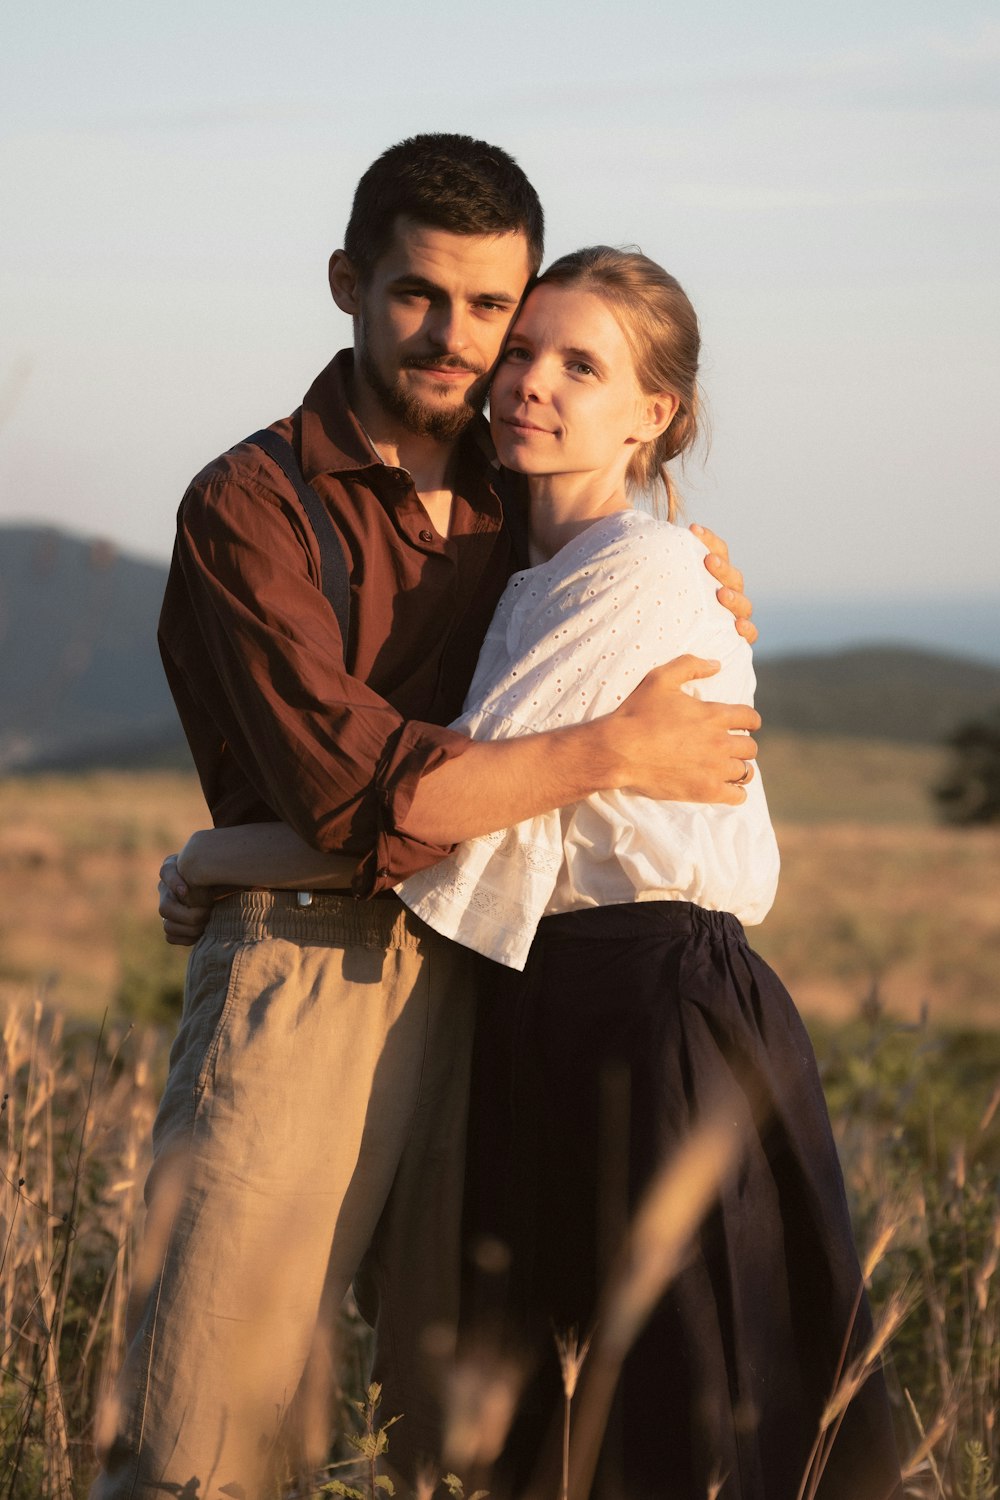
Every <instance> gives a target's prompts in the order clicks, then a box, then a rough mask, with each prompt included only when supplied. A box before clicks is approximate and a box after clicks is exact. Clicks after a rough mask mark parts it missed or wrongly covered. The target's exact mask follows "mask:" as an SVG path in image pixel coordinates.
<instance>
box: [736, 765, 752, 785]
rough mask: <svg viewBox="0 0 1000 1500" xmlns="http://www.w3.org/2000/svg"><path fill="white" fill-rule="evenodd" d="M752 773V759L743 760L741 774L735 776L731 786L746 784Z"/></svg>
mask: <svg viewBox="0 0 1000 1500" xmlns="http://www.w3.org/2000/svg"><path fill="white" fill-rule="evenodd" d="M752 775H753V761H752V760H745V761H744V762H743V775H742V776H739V777H737V779H736V780H735V781H734V782H733V786H746V784H747V782H748V781H749V780H750V777H751V776H752Z"/></svg>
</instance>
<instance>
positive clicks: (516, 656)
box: [397, 510, 778, 969]
mask: <svg viewBox="0 0 1000 1500" xmlns="http://www.w3.org/2000/svg"><path fill="white" fill-rule="evenodd" d="M704 556H705V548H704V547H703V546H702V544H701V543H700V542H699V541H698V540H697V539H696V538H695V537H694V536H693V535H692V534H691V532H689V531H685V530H682V529H680V528H679V527H676V526H672V525H668V524H667V523H665V522H662V521H657V520H655V519H654V518H653V517H652V516H650V515H647V514H646V513H644V512H642V511H635V510H628V511H621V512H617V513H616V514H614V515H610V516H605V517H603V518H602V519H601V520H599V521H595V522H594V524H593V525H592V526H590V527H588V528H587V530H585V531H583V532H581V533H580V534H579V535H578V536H576V537H575V538H574V539H573V540H572V541H571V542H569V543H568V544H567V545H566V546H565V547H563V548H562V549H561V550H560V551H559V552H558V553H557V554H556V555H555V556H554V557H553V558H551V559H550V560H549V561H548V562H545V563H541V564H540V565H539V566H538V567H534V568H527V569H525V570H524V571H523V572H521V573H515V575H514V576H513V578H512V579H511V580H510V583H509V584H508V585H507V589H506V591H505V593H504V595H503V597H502V599H501V600H500V603H499V604H498V606H497V610H496V614H495V615H494V617H493V621H492V623H491V625H490V628H489V631H488V632H487V636H486V640H485V642H484V643H483V649H482V652H481V654H480V657H479V663H478V666H477V668H476V673H475V677H474V678H473V682H472V686H471V687H470V689H469V693H468V696H467V698H466V701H465V708H464V711H463V713H462V716H461V718H459V719H458V720H457V721H456V723H455V726H454V727H455V728H456V729H459V730H461V731H463V732H464V733H466V734H468V735H470V736H471V737H472V738H473V739H477V740H480V739H507V738H510V737H511V736H514V735H519V734H531V733H536V732H539V731H542V730H547V729H555V728H558V727H560V726H563V725H567V724H576V723H580V722H581V721H583V720H586V719H592V718H596V717H597V716H598V715H600V714H605V713H610V712H611V711H612V710H613V709H615V708H616V707H617V706H618V704H619V703H621V701H622V700H623V699H624V698H626V697H627V696H628V694H629V693H630V692H631V691H632V689H633V688H634V687H636V686H637V684H638V683H639V682H640V681H641V680H642V678H643V677H644V676H645V675H646V673H647V672H648V671H649V670H650V669H651V668H652V667H656V666H660V665H661V664H662V663H664V662H667V661H670V660H671V659H672V658H673V657H675V656H680V655H682V654H683V653H685V652H691V653H693V654H694V655H696V656H705V657H711V658H714V659H717V660H719V661H720V662H721V663H722V666H721V670H720V671H719V672H718V673H716V674H715V675H714V676H712V677H707V678H702V679H699V680H698V681H695V682H691V683H689V684H688V685H687V687H686V689H685V690H686V691H689V692H691V693H692V694H693V695H694V696H695V697H698V698H706V699H711V700H714V701H716V702H726V703H751V702H752V701H753V691H754V687H755V685H756V683H755V679H754V674H753V666H752V663H751V655H750V648H749V646H748V645H747V643H746V642H745V641H744V640H743V639H742V638H741V637H740V636H739V635H738V634H737V632H736V630H735V629H734V628H733V620H732V616H731V615H730V614H729V613H728V612H727V611H726V610H724V609H723V608H722V606H721V605H720V604H719V602H718V600H717V599H716V598H715V587H716V585H715V583H714V582H713V580H712V578H711V576H710V574H709V573H708V571H707V569H706V568H705V566H704V562H703V559H704ZM734 754H735V755H738V754H739V749H738V742H737V747H734ZM777 881H778V849H777V844H776V842H775V838H774V832H773V829H772V827H771V822H770V818H769V816H768V811H767V803H766V801H765V799H764V789H763V786H762V784H761V779H760V774H759V771H758V772H757V773H756V774H755V775H754V778H753V780H752V781H751V782H750V783H749V785H748V787H747V799H746V801H745V802H744V803H742V804H741V805H739V806H736V807H729V806H714V805H707V804H701V803H694V802H657V801H653V800H652V799H651V798H648V797H640V796H637V795H635V794H633V793H631V792H622V791H611V792H596V793H594V794H593V795H592V796H590V797H587V798H586V799H585V800H584V801H582V802H578V803H575V804H573V805H572V806H569V807H564V808H562V809H560V810H558V811H554V812H548V813H543V814H542V815H541V816H539V817H536V818H528V819H526V820H525V821H524V822H523V823H518V824H517V825H516V826H515V827H513V828H507V829H503V830H502V831H500V832H499V833H493V834H489V835H487V836H485V837H483V838H476V839H469V840H467V841H466V842H465V843H463V844H459V845H458V846H457V847H456V849H455V850H454V852H453V853H452V854H451V855H449V856H448V857H447V858H445V859H443V860H442V861H441V862H440V863H439V864H436V865H434V866H432V867H431V868H430V869H427V870H422V871H420V872H419V873H417V874H416V875H412V876H410V878H409V879H408V880H405V881H404V882H403V883H402V884H401V885H400V886H398V887H397V891H398V894H399V895H400V897H401V898H402V900H403V901H404V902H405V903H406V905H407V906H409V907H410V908H411V909H412V910H413V911H415V912H416V913H417V915H418V916H420V917H422V918H423V920H424V921H425V922H427V923H428V924H429V925H430V926H431V927H433V928H435V929H436V930H437V931H438V932H441V933H443V934H444V935H445V936H446V937H451V938H454V939H456V941H458V942H460V943H463V944H465V945H466V946H467V947H470V948H474V949H476V950H477V951H478V952H480V953H483V954H485V955H486V956H487V957H488V958H492V959H495V960H497V962H499V963H502V964H507V965H509V966H511V967H512V968H515V969H522V968H523V967H524V964H525V960H526V958H527V955H528V949H529V947H530V946H531V940H532V938H533V936H534V934H535V929H536V928H537V926H538V923H539V920H540V919H541V918H542V917H543V916H544V915H547V914H549V913H552V912H562V911H573V910H576V909H578V908H581V907H587V906H612V905H617V904H619V903H621V902H630V901H662V900H680V901H692V902H694V903H695V904H697V905H699V906H704V907H708V908H709V909H711V910H716V911H730V912H733V913H734V914H735V915H736V916H737V917H739V918H740V920H741V921H743V922H746V923H754V922H760V921H761V920H762V919H763V918H764V916H765V915H766V913H767V912H768V910H769V909H770V906H771V903H772V901H773V900H774V892H775V889H776V886H777Z"/></svg>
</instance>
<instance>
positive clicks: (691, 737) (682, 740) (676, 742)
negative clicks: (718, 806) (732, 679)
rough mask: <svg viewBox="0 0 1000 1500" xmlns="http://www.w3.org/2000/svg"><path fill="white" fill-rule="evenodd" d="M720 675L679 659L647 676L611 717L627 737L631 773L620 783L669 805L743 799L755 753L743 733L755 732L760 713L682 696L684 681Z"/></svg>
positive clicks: (714, 667) (701, 663)
mask: <svg viewBox="0 0 1000 1500" xmlns="http://www.w3.org/2000/svg"><path fill="white" fill-rule="evenodd" d="M718 670H719V663H718V662H714V661H705V660H703V659H702V658H701V657H699V656H678V657H677V658H676V659H675V660H674V661H670V662H667V664H666V665H665V666H663V667H657V668H656V669H655V670H654V671H652V672H649V673H647V675H646V676H645V677H644V678H643V680H642V682H640V684H639V686H638V687H637V688H636V689H635V691H634V692H633V693H631V694H630V695H629V697H628V698H626V699H625V702H624V703H623V704H622V706H621V708H619V709H617V710H616V712H615V713H614V714H612V716H611V717H612V719H613V720H614V721H615V722H616V723H617V725H618V727H619V730H622V729H624V730H625V732H626V733H625V753H626V756H627V758H628V762H629V764H630V765H631V767H632V768H633V769H632V771H631V772H629V773H627V774H628V780H626V781H625V782H623V785H627V786H630V787H632V788H633V789H634V790H635V791H637V792H640V793H641V794H642V795H643V796H646V797H656V798H659V799H663V800H667V801H671V802H725V803H729V804H735V803H739V802H744V801H746V795H747V794H746V790H745V788H746V784H747V782H748V781H750V780H751V779H752V777H753V761H754V758H755V756H756V754H757V745H756V742H755V741H754V740H752V739H751V738H750V737H749V736H750V732H751V731H753V730H756V729H759V728H760V714H759V713H757V711H756V709H753V708H749V707H747V706H746V705H745V704H729V703H706V702H704V701H703V700H702V699H699V698H692V697H691V695H690V694H689V693H685V692H683V691H682V688H683V685H684V683H685V682H693V681H694V680H695V679H696V678H699V677H711V676H712V675H713V674H714V673H715V672H717V671H718Z"/></svg>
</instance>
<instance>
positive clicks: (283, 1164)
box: [91, 891, 475, 1500]
mask: <svg viewBox="0 0 1000 1500" xmlns="http://www.w3.org/2000/svg"><path fill="white" fill-rule="evenodd" d="M474 964H475V959H474V957H473V955H471V954H470V953H468V952H467V951H466V950H464V949H461V948H459V947H457V946H456V945H454V944H452V943H449V942H448V941H447V940H445V939H443V938H441V937H439V936H438V935H437V934H436V933H434V932H432V931H431V930H430V928H428V927H426V926H425V925H424V924H423V923H422V922H421V921H420V920H419V918H417V917H414V916H412V915H411V914H410V913H408V912H406V911H405V909H404V908H403V907H402V906H401V905H400V904H399V903H398V902H397V901H396V900H395V898H392V899H388V900H379V901H373V902H367V903H361V902H356V901H354V900H352V899H350V898H348V897H340V896H333V895H318V894H317V895H316V896H314V897H313V900H312V904H311V905H308V906H301V905H299V904H297V901H296V898H295V896H294V894H292V893H272V892H266V891H253V892H249V893H246V894H243V895H240V896H233V897H228V898H226V899H225V900H224V901H222V902H220V903H219V905H218V907H217V909H216V911H215V913H214V914H213V917H212V920H211V923H210V925H209V928H208V930H207V932H206V933H205V935H204V937H203V938H202V939H201V941H200V943H199V944H198V945H197V947H196V948H195V949H194V951H193V953H192V957H191V961H190V965H189V969H188V982H187V988H186V995H185V1003H184V1012H183V1017H182V1020H181V1023H180V1028H179V1030H178V1033H177V1037H176V1040H175V1042H174V1045H173V1048H172V1051H171V1055H170V1071H169V1076H168V1080H167V1084H166V1089H165V1092H164V1096H163V1100H162V1103H161V1105H160V1109H159V1113H158V1115H157V1118H156V1123H155V1125H154V1130H153V1153H154V1163H153V1167H152V1170H151V1172H150V1176H149V1180H148V1182H147V1188H146V1199H147V1208H148V1212H147V1225H146V1241H145V1243H146V1252H145V1256H146V1260H147V1262H148V1261H149V1260H150V1258H151V1259H152V1265H151V1267H150V1268H149V1269H147V1271H146V1272H145V1273H144V1274H142V1275H140V1276H139V1277H138V1278H137V1285H136V1288H135V1293H136V1295H135V1299H134V1307H133V1319H132V1329H131V1337H130V1343H129V1348H128V1353H127V1357H126V1361H125V1365H124V1368H123V1370H122V1373H121V1377H120V1380H119V1383H118V1388H117V1393H116V1395H115V1397H114V1398H113V1400H112V1401H110V1402H109V1403H108V1405H107V1407H106V1409H105V1411H104V1413H103V1416H102V1418H101V1420H100V1422H99V1430H98V1451H99V1456H100V1458H101V1463H102V1470H101V1473H100V1475H99V1477H98V1479H97V1480H96V1481H95V1484H94V1487H93V1489H92V1491H91V1500H132V1497H134V1500H153V1497H154V1496H155V1497H162V1496H165V1495H183V1496H184V1497H186V1500H217V1497H222V1496H226V1497H227V1500H233V1497H240V1496H243V1497H245V1500H257V1497H258V1495H260V1494H261V1493H262V1492H264V1490H265V1489H266V1487H267V1485H268V1484H269V1477H268V1476H269V1472H270V1468H271V1465H272V1461H273V1457H274V1453H275V1451H276V1445H277V1444H278V1443H279V1438H280V1434H281V1432H282V1428H283V1426H284V1424H285V1419H286V1417H287V1415H288V1413H289V1409H290V1408H292V1405H293V1402H294V1401H295V1399H296V1395H297V1393H299V1394H300V1398H301V1392H300V1386H301V1385H302V1384H303V1372H304V1371H305V1370H306V1369H307V1364H308V1365H309V1367H310V1368H319V1367H320V1366H321V1364H322V1361H323V1359H324V1357H325V1350H326V1348H327V1344H328V1338H327V1335H328V1331H329V1327H330V1325H331V1324H332V1322H333V1320H334V1319H335V1315H336V1310H337V1309H338V1308H339V1306H340V1303H341V1301H342V1299H343V1297H344V1294H345V1293H346V1291H347V1289H348V1287H349V1286H350V1284H351V1281H352V1279H353V1278H354V1277H355V1275H356V1274H357V1273H358V1271H359V1269H363V1272H364V1277H363V1280H364V1285H365V1287H366V1288H367V1289H369V1296H370V1298H371V1302H372V1305H373V1307H374V1310H375V1312H376V1314H377V1316H376V1319H375V1326H376V1370H375V1375H376V1377H378V1378H381V1380H382V1382H383V1387H384V1390H383V1405H382V1414H383V1416H384V1417H389V1416H391V1415H394V1414H396V1413H403V1420H402V1421H400V1422H399V1423H398V1424H397V1425H396V1426H394V1427H393V1429H392V1442H391V1454H390V1456H391V1458H392V1459H393V1460H394V1463H395V1464H396V1466H397V1467H399V1468H401V1469H402V1470H403V1471H404V1472H405V1471H406V1470H407V1469H410V1470H411V1471H412V1469H413V1467H414V1466H415V1464H416V1461H417V1460H418V1458H420V1457H421V1456H423V1455H427V1456H430V1457H433V1456H434V1455H435V1454H436V1453H437V1451H438V1442H439V1406H438V1397H437V1391H436V1389H435V1382H434V1378H433V1373H434V1372H433V1363H434V1361H433V1359H432V1358H431V1356H430V1354H429V1353H428V1351H429V1349H430V1348H431V1346H433V1347H435V1348H438V1349H439V1348H441V1347H442V1344H443V1346H444V1347H446V1346H447V1342H448V1338H449V1336H450V1334H451V1333H452V1332H453V1330H454V1326H455V1323H456V1320H457V1302H458V1260H459V1251H460V1245H459V1240H460V1217H461V1189H462V1174H463V1158H464V1144H465V1116H466V1108H467V1102H468V1067H469V1053H470V1048H471V1038H472V1028H473V1017H474V994H473V985H474V974H475V970H474ZM142 1262H143V1257H142V1256H140V1259H139V1264H140V1267H141V1266H142ZM366 1302H367V1298H366ZM366 1310H367V1308H366Z"/></svg>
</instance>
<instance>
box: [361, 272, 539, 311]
mask: <svg viewBox="0 0 1000 1500" xmlns="http://www.w3.org/2000/svg"><path fill="white" fill-rule="evenodd" d="M389 286H390V288H392V289H394V290H396V291H403V290H406V291H413V292H427V293H428V294H429V295H430V296H435V295H439V294H440V293H441V292H443V291H444V288H443V287H442V286H439V285H438V283H437V282H436V281H430V280H428V278H427V277H426V276H417V275H415V274H412V273H407V272H405V271H404V272H403V273H402V274H401V275H399V276H394V277H393V279H392V280H391V281H390V283H389ZM469 300H470V301H471V302H497V303H500V304H502V305H503V306H504V307H516V306H517V304H518V303H519V302H520V300H521V293H520V292H476V293H475V294H474V295H473V296H472V297H470V299H469Z"/></svg>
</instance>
